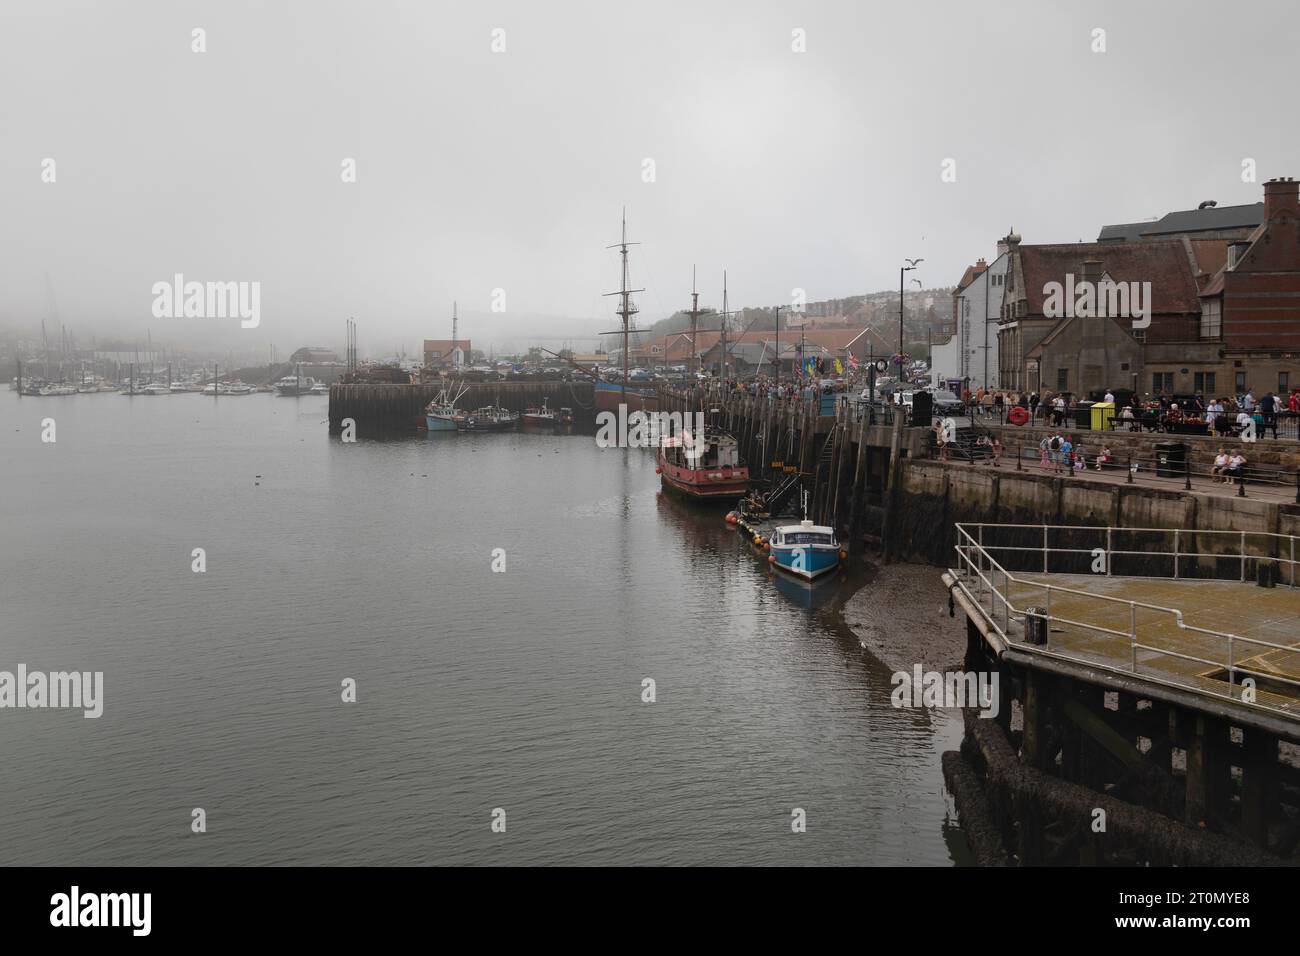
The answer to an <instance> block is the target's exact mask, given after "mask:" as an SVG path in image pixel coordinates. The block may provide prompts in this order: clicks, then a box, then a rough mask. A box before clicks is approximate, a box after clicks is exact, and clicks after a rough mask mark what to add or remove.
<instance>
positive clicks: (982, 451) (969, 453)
mask: <svg viewBox="0 0 1300 956" xmlns="http://www.w3.org/2000/svg"><path fill="white" fill-rule="evenodd" d="M980 425H981V423H980V422H978V421H976V422H974V423H973V424H972V425H971V426H967V427H963V428H961V429H960V432H961V433H962V434H964V435H965V439H966V440H965V441H964V442H963V441H956V442H948V443H947V444H946V447H945V448H944V449H943V451H944V454H943V455H942V456H940V455H938V451H939V446H938V444H937V441H936V442H934V443H932V455H933V456H934V457H943V458H946V459H949V460H952V459H960V460H965V461H969V462H972V463H979V462H988V463H990V464H998V463H1000V461H1001V459H1002V458H1003V457H1005V458H1007V459H1008V460H1010V461H1012V462H1014V463H1015V464H1014V466H1011V467H1014V468H1015V470H1016V471H1023V470H1025V468H1026V467H1029V468H1030V469H1031V470H1032V469H1033V466H1035V465H1037V466H1039V467H1040V468H1041V469H1043V470H1050V472H1051V474H1054V475H1064V476H1065V477H1070V476H1078V477H1086V476H1087V475H1088V474H1089V473H1090V472H1097V473H1101V472H1111V473H1114V472H1121V471H1122V472H1123V473H1126V479H1125V480H1126V483H1127V484H1130V485H1132V484H1137V483H1139V482H1141V481H1143V480H1145V479H1151V478H1154V479H1174V480H1177V481H1180V482H1182V485H1183V489H1184V490H1185V491H1191V490H1193V487H1194V486H1193V480H1195V481H1196V482H1197V483H1198V484H1202V483H1203V485H1204V484H1208V485H1218V484H1224V485H1230V486H1232V487H1234V488H1235V489H1236V492H1235V493H1236V495H1237V496H1238V497H1240V498H1246V497H1249V496H1248V495H1247V494H1246V487H1247V485H1266V486H1269V487H1273V488H1277V489H1279V490H1280V489H1283V488H1285V489H1288V491H1290V490H1294V493H1295V501H1296V504H1300V468H1292V469H1290V470H1288V469H1286V468H1283V467H1280V466H1269V465H1263V466H1261V465H1259V464H1257V463H1255V462H1251V461H1250V460H1249V456H1246V457H1247V461H1246V463H1245V465H1244V466H1242V468H1240V469H1239V470H1237V471H1229V470H1227V469H1226V468H1216V467H1215V466H1214V465H1213V463H1211V464H1209V465H1198V464H1197V462H1195V461H1194V460H1193V457H1192V455H1193V451H1194V449H1193V448H1191V447H1189V446H1187V445H1183V447H1182V449H1181V453H1180V455H1178V456H1173V457H1171V456H1170V455H1169V454H1168V453H1166V454H1165V455H1161V454H1160V449H1159V448H1153V449H1152V454H1150V455H1133V454H1127V453H1116V452H1111V453H1110V454H1109V455H1107V456H1105V457H1103V456H1102V455H1101V454H1100V452H1101V450H1102V449H1103V448H1107V442H1106V439H1105V438H1104V437H1098V435H1099V433H1097V432H1079V433H1078V435H1077V437H1078V438H1079V442H1078V443H1076V444H1077V445H1079V446H1081V447H1082V446H1083V444H1084V443H1085V442H1086V443H1087V445H1086V447H1083V453H1082V455H1078V454H1076V453H1075V452H1074V451H1072V453H1071V455H1070V457H1069V458H1068V459H1067V458H1066V456H1065V455H1064V453H1063V452H1061V451H1059V450H1051V449H1045V448H1043V445H1042V440H1041V439H1040V440H1038V441H1031V442H1018V441H1014V440H1012V439H1010V438H1009V439H1008V440H1007V442H1006V443H1005V444H1004V443H1002V442H1001V436H999V435H997V434H996V433H995V432H992V431H989V430H988V429H983V430H981V428H980ZM980 438H984V439H986V440H988V441H989V442H992V441H993V440H994V439H997V440H998V442H999V445H998V447H997V448H996V449H995V447H994V446H993V445H992V444H978V440H979V439H980ZM1233 450H1234V451H1236V450H1237V446H1235V445H1234V446H1233ZM1242 450H1243V451H1249V452H1251V454H1254V452H1253V451H1252V450H1251V448H1250V446H1249V445H1247V446H1246V447H1245V448H1243V449H1242ZM1026 463H1028V466H1026ZM1203 485H1202V486H1203Z"/></svg>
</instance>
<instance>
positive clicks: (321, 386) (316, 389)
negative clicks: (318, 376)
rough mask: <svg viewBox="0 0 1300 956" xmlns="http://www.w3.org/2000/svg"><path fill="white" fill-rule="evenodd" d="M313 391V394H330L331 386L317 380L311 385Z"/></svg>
mask: <svg viewBox="0 0 1300 956" xmlns="http://www.w3.org/2000/svg"><path fill="white" fill-rule="evenodd" d="M311 393H312V394H313V395H328V394H329V393H330V387H329V386H328V385H326V384H325V383H324V382H317V383H316V384H315V385H313V386H312V387H311Z"/></svg>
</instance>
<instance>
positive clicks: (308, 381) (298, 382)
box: [275, 375, 316, 398]
mask: <svg viewBox="0 0 1300 956" xmlns="http://www.w3.org/2000/svg"><path fill="white" fill-rule="evenodd" d="M315 385H316V380H315V379H314V378H303V377H302V376H300V375H286V376H285V377H284V378H282V379H280V380H279V381H278V382H276V383H275V391H276V392H277V393H278V394H280V395H284V396H286V397H289V398H293V397H295V396H298V395H310V394H311V390H312V388H313V387H314V386H315Z"/></svg>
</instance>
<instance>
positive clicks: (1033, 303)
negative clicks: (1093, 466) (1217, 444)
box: [998, 179, 1300, 397]
mask: <svg viewBox="0 0 1300 956" xmlns="http://www.w3.org/2000/svg"><path fill="white" fill-rule="evenodd" d="M1298 186H1300V184H1297V182H1296V181H1295V180H1293V179H1275V180H1271V181H1269V182H1268V183H1266V184H1265V185H1264V202H1263V204H1262V207H1256V206H1237V207H1230V208H1229V209H1227V210H1222V209H1220V210H1216V209H1214V208H1212V207H1211V208H1206V207H1202V208H1201V209H1198V210H1187V211H1184V212H1179V213H1171V214H1170V215H1169V216H1166V217H1165V219H1164V220H1161V222H1162V223H1166V222H1167V223H1168V224H1169V226H1168V229H1161V230H1155V229H1149V230H1148V232H1147V233H1143V235H1142V237H1141V238H1137V239H1133V238H1126V237H1124V236H1122V235H1117V232H1122V231H1123V230H1125V229H1129V227H1128V226H1114V227H1112V226H1108V227H1106V229H1104V230H1103V231H1102V236H1103V239H1102V240H1101V241H1098V242H1096V243H1069V244H1060V245H1044V246H1022V245H1021V244H1020V238H1019V237H1018V236H1012V237H1009V240H1010V241H1011V249H1010V253H1009V254H1010V256H1011V262H1010V267H1009V271H1008V277H1007V289H1006V293H1005V296H1004V302H1003V314H1002V318H1001V320H1000V322H999V328H998V348H999V361H1000V364H999V368H1000V370H1001V385H1002V386H1003V387H1004V388H1015V389H1028V390H1034V391H1039V392H1042V391H1043V390H1048V391H1068V392H1072V393H1074V394H1076V395H1081V396H1085V395H1087V394H1088V393H1090V392H1092V391H1097V390H1102V389H1115V388H1132V389H1133V390H1134V391H1136V392H1138V393H1139V394H1150V395H1152V396H1155V395H1159V394H1160V393H1162V392H1164V393H1166V394H1169V395H1190V394H1198V393H1199V394H1202V395H1205V396H1207V397H1211V396H1214V395H1220V396H1229V395H1234V394H1240V393H1242V392H1244V391H1245V390H1246V389H1248V388H1253V389H1254V390H1255V392H1256V395H1262V394H1263V393H1264V392H1266V391H1274V392H1281V393H1285V392H1287V391H1289V390H1290V389H1291V388H1293V387H1300V193H1298V188H1297V187H1298ZM1255 218H1257V219H1260V220H1261V221H1259V222H1258V224H1257V225H1255V226H1253V227H1252V226H1250V225H1249V222H1250V221H1252V219H1255ZM1148 225H1149V224H1148ZM1175 226H1177V227H1178V228H1181V229H1182V230H1183V231H1182V232H1181V233H1179V232H1176V231H1172V230H1173V229H1174V227H1175ZM1108 233H1109V234H1110V235H1108ZM1067 275H1072V276H1073V277H1074V278H1075V280H1079V279H1089V280H1091V281H1094V282H1096V281H1100V280H1102V279H1111V280H1113V281H1115V282H1150V283H1151V303H1150V305H1151V316H1150V319H1151V321H1150V325H1149V326H1147V327H1146V328H1135V327H1134V325H1133V322H1132V321H1131V319H1130V318H1129V317H1127V316H1105V315H1102V316H1100V317H1094V318H1088V319H1081V318H1077V317H1075V318H1062V317H1060V316H1059V315H1055V314H1051V313H1052V310H1051V309H1046V311H1045V300H1046V298H1047V296H1046V294H1045V292H1044V286H1045V284H1046V283H1048V282H1063V281H1064V279H1065V277H1066V276H1067Z"/></svg>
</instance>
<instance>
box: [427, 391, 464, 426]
mask: <svg viewBox="0 0 1300 956" xmlns="http://www.w3.org/2000/svg"><path fill="white" fill-rule="evenodd" d="M468 390H469V389H468V387H467V386H463V385H462V386H459V387H458V388H457V389H456V392H455V394H453V393H452V390H451V388H450V387H444V388H443V389H442V390H441V391H439V392H438V394H437V395H436V396H435V397H434V399H433V401H431V402H430V403H429V404H428V406H427V407H426V408H425V410H424V422H425V425H426V427H427V428H428V429H429V431H431V432H454V431H456V429H457V427H458V426H459V424H460V423H461V422H463V421H464V420H465V413H464V412H462V411H461V410H460V409H459V408H457V407H456V402H458V401H459V400H460V399H461V397H462V396H463V395H464V394H465V393H466V392H467V391H468Z"/></svg>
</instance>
